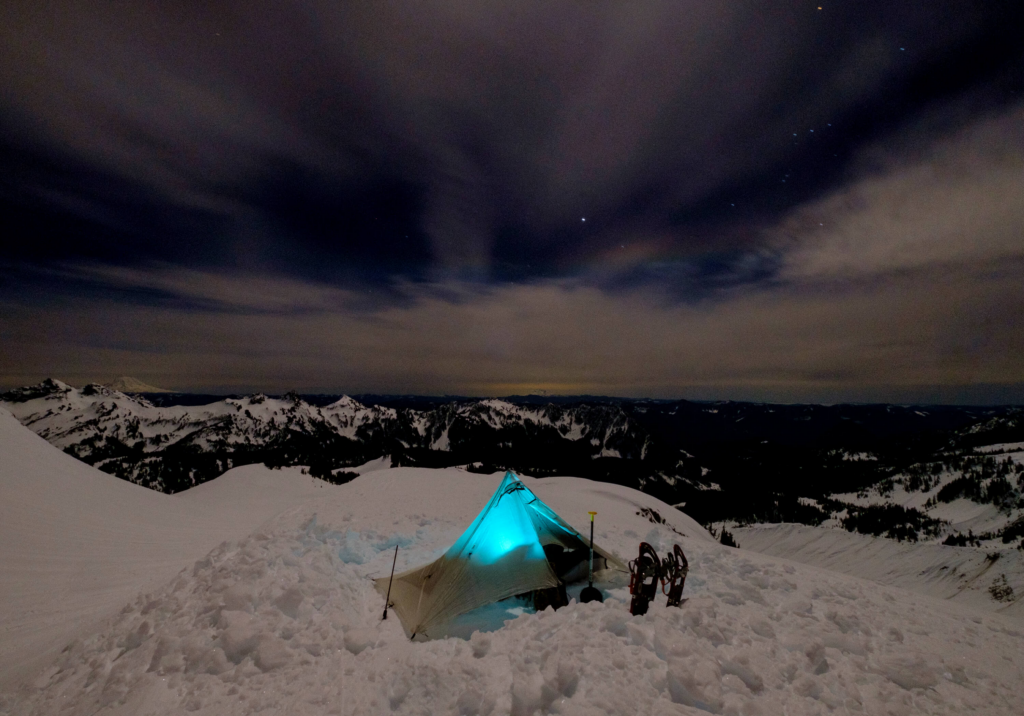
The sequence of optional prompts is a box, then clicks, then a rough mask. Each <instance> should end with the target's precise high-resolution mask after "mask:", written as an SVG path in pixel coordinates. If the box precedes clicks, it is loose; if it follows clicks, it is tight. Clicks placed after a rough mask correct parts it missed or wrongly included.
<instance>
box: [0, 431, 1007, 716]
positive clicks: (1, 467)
mask: <svg viewBox="0 0 1024 716" xmlns="http://www.w3.org/2000/svg"><path fill="white" fill-rule="evenodd" d="M0 453H2V454H3V455H4V460H0V491H2V493H0V511H2V516H3V519H0V543H2V544H4V545H5V549H4V550H2V551H0V559H2V560H5V561H4V563H3V569H0V580H2V581H0V584H2V585H3V587H2V589H0V615H2V616H3V618H4V619H5V620H7V623H17V624H18V625H20V627H19V628H20V629H21V631H20V632H19V634H20V638H21V641H19V642H18V644H17V648H16V649H8V650H7V651H5V652H3V654H4V656H3V657H2V658H3V661H0V676H2V677H4V678H0V714H4V715H5V716H6V715H7V714H19V715H22V714H24V715H35V714H39V715H43V714H45V715H46V716H50V715H52V714H84V713H88V714H92V713H109V714H115V715H116V714H136V713H144V714H151V715H152V716H163V715H164V714H178V713H184V712H188V713H197V714H217V715H218V716H220V715H221V714H229V715H230V714H236V715H238V716H243V715H248V714H255V713H288V714H294V715H295V716H305V715H306V714H324V713H334V714H339V715H341V716H348V715H349V714H367V713H395V714H422V713H430V714H438V715H447V714H453V715H454V714H460V715H461V714H480V715H484V714H487V715H490V714H495V715H497V714H510V715H511V714H516V715H520V714H522V715H527V714H552V713H564V714H591V713H603V714H608V715H618V714H622V715H623V716H625V715H629V716H633V715H634V714H638V713H643V714H655V715H658V716H669V715H673V716H683V715H693V714H700V713H714V714H774V713H790V714H796V713H806V714H817V713H836V714H846V713H857V714H863V713H868V714H874V713H895V714H912V713H933V714H962V713H979V714H1019V713H1021V712H1022V711H1024V693H1022V691H1021V689H1020V684H1021V680H1022V667H1024V664H1022V663H1021V654H1022V653H1024V634H1022V629H1021V623H1020V621H1019V619H1016V618H1013V617H1011V616H1009V615H1006V614H994V613H991V612H988V611H982V610H979V609H977V608H976V607H975V606H973V605H972V604H970V603H950V602H948V601H942V600H938V599H934V598H931V597H928V596H923V595H920V594H915V593H913V592H909V591H906V590H904V589H900V588H895V587H890V586H884V585H879V584H877V583H874V582H869V581H866V580H863V579H858V578H854V577H850V576H846V575H842V574H837V573H835V572H830V571H826V570H821V569H816V568H812V567H806V566H804V565H801V564H794V563H791V562H789V561H787V560H784V559H779V558H776V557H769V556H765V555H762V554H758V553H754V552H749V551H746V550H742V549H732V548H728V547H724V546H722V545H720V544H717V543H715V542H714V541H712V540H711V539H710V537H709V536H708V535H707V534H706V533H704V532H703V530H702V529H701V528H700V526H699V525H697V524H696V523H695V522H694V521H693V520H691V519H689V518H688V517H687V516H686V515H684V514H683V513H681V512H679V511H676V510H673V509H671V508H670V507H669V506H668V505H666V504H664V503H662V502H660V501H658V500H657V499H656V498H654V497H652V496H650V495H646V494H643V493H640V492H637V491H635V490H631V489H629V488H626V487H622V486H619V485H609V484H599V483H595V482H593V481H588V480H580V479H576V478H565V477H555V478H550V479H544V480H533V479H531V478H529V477H526V478H524V480H525V481H526V482H527V484H528V485H529V487H530V489H532V490H535V491H536V493H537V494H538V496H539V497H541V499H543V500H544V501H545V502H546V503H547V504H549V505H550V506H551V507H552V508H553V509H555V511H557V512H558V513H559V514H560V515H562V516H563V517H564V518H565V519H566V520H568V521H569V522H570V523H571V524H573V525H574V526H575V527H576V528H577V529H582V528H585V527H586V526H587V518H588V516H587V511H588V510H597V513H598V517H597V519H598V522H597V524H598V528H597V535H596V536H597V539H598V541H599V542H600V543H601V544H602V545H603V546H605V547H606V548H608V549H610V550H612V551H613V552H616V553H617V554H619V555H620V556H621V557H624V558H629V557H632V556H633V554H634V553H635V551H636V548H637V543H638V541H639V540H641V539H643V540H646V541H648V542H650V543H651V544H652V545H654V547H655V548H656V549H658V550H659V551H664V550H666V549H667V548H668V547H670V546H671V545H672V544H673V543H677V542H678V543H681V544H682V545H683V547H684V549H685V550H686V553H687V555H688V557H689V562H690V575H689V578H688V580H687V582H686V590H685V592H684V596H686V597H688V601H686V602H685V603H684V605H683V606H682V607H681V608H669V607H667V606H666V605H665V601H664V597H663V596H661V595H659V597H658V598H657V599H656V601H655V603H654V604H653V605H652V607H651V609H650V611H649V612H648V613H647V614H646V615H644V616H639V617H631V616H630V615H629V613H628V596H629V595H628V593H627V591H626V589H625V588H624V587H623V588H617V589H612V590H610V591H609V592H608V593H607V595H606V599H605V601H604V602H603V603H596V602H595V603H590V604H576V603H573V604H570V605H569V606H568V607H565V608H563V609H560V610H558V611H555V612H552V611H550V610H547V611H544V612H541V613H530V612H529V610H526V611H523V610H521V609H520V610H516V611H515V613H513V612H508V611H503V607H501V605H497V606H496V608H495V609H494V610H491V612H489V614H490V616H489V617H488V619H489V622H488V624H487V625H485V626H484V628H483V629H482V630H480V631H476V632H475V633H473V634H472V635H471V636H470V637H469V638H466V639H463V638H449V639H441V640H435V641H431V642H425V643H417V642H410V641H409V640H408V638H407V637H406V635H405V634H404V633H403V631H402V628H401V625H400V624H399V622H398V620H396V619H394V618H393V617H391V618H389V619H388V620H386V621H382V620H381V610H382V606H383V605H382V600H381V598H380V595H379V594H377V593H376V591H375V590H374V589H373V586H372V582H371V578H372V577H375V576H380V575H383V574H386V573H387V571H388V570H389V569H390V566H391V563H390V561H391V558H392V555H393V554H394V547H395V546H396V545H397V546H398V547H399V558H398V568H399V569H404V568H406V567H411V566H415V565H418V564H423V563H426V562H428V561H429V560H432V559H434V558H435V557H436V556H437V555H438V554H440V553H441V552H442V551H443V550H444V549H445V548H446V547H447V546H449V545H450V544H451V543H452V542H453V541H454V540H455V538H457V537H458V535H459V534H461V532H462V531H463V530H464V529H465V528H466V526H467V525H468V524H469V523H470V522H471V521H472V519H473V518H474V517H475V516H476V514H477V512H478V511H479V509H480V508H481V506H482V505H483V504H485V503H486V501H487V499H488V497H489V496H490V494H491V492H492V491H493V490H494V489H495V487H496V485H497V484H498V482H499V481H500V479H501V474H500V473H499V474H493V475H483V474H474V473H471V472H468V471H466V470H462V469H458V468H449V469H442V470H433V469H423V468H409V467H403V468H396V469H380V468H382V465H380V464H379V462H378V463H375V464H373V465H370V466H367V467H365V468H360V469H359V471H360V472H364V471H366V470H370V469H374V470H375V471H374V472H372V473H370V474H365V475H363V476H361V477H357V478H356V479H354V480H352V481H350V482H349V483H347V484H344V485H340V486H335V485H330V484H327V483H325V482H323V481H321V480H313V479H312V478H310V477H309V476H303V475H301V474H300V473H299V471H298V470H294V471H276V470H268V469H266V468H263V467H260V466H250V467H245V468H236V469H233V470H231V471H229V472H228V473H227V474H225V475H223V476H222V477H220V478H217V479H215V480H213V481H210V482H209V483H208V484H205V485H202V486H200V487H197V488H196V489H194V490H189V491H187V492H185V493H183V494H181V495H172V496H167V495H159V494H156V493H153V492H150V491H145V490H140V489H139V488H137V487H135V486H133V485H128V484H125V483H124V482H123V481H119V480H115V479H113V478H110V477H109V476H106V475H103V474H102V473H99V472H98V471H96V470H95V469H93V468H90V467H88V466H86V465H83V464H82V463H80V462H76V461H74V460H71V459H70V458H68V457H67V456H64V455H61V454H60V453H59V452H58V451H56V450H55V449H53V448H52V447H50V446H48V445H46V443H44V442H42V441H41V440H39V439H38V438H37V437H35V436H33V435H32V434H31V433H29V432H28V431H27V430H25V429H24V428H23V427H21V426H19V425H18V424H17V423H16V422H15V421H13V420H11V419H9V418H5V417H4V416H3V414H2V411H0ZM12 497H14V498H16V499H12ZM239 499H243V500H244V499H248V500H254V501H255V502H253V503H252V504H247V505H241V506H240V505H238V504H236V502H237V501H238V500H239ZM275 505H276V508H275ZM248 512H253V513H258V514H252V515H250V516H248V517H247V516H246V514H247V513H248ZM653 514H657V515H658V516H659V519H657V520H654V521H653V522H652V517H653ZM19 515H20V517H19ZM176 520H181V521H182V522H181V524H180V526H179V528H178V529H177V530H174V529H171V528H170V527H169V526H170V525H172V524H173V523H174V522H175V521H176ZM186 520H187V521H186ZM103 525H106V526H107V530H106V531H104V530H103V529H102V526H103ZM190 535H196V536H199V537H201V539H200V538H199V537H196V538H195V539H194V541H191V542H190V541H189V540H193V537H191V536H190ZM212 539H217V540H222V539H223V540H226V541H224V542H223V543H221V544H220V545H219V546H216V547H214V548H213V549H212V551H210V550H208V549H207V548H205V547H203V545H202V544H201V542H202V541H203V540H212ZM169 540H170V541H173V540H178V541H177V542H176V543H173V544H169V543H168V541H169ZM11 545H14V546H16V548H15V549H12V548H11ZM69 549H71V550H73V552H74V555H73V556H72V557H68V556H67V555H65V554H64V552H65V551H67V550H69ZM943 549H950V548H943ZM175 553H177V556H174V557H173V558H171V557H172V555H174V554H175ZM76 560H81V561H82V563H83V565H84V568H83V569H82V570H81V571H79V572H78V574H79V575H81V576H88V581H85V580H82V579H75V567H74V564H75V562H76ZM186 565H187V566H186ZM181 567H185V568H183V569H182V568H181ZM133 575H134V576H133ZM133 578H135V579H137V580H138V581H137V585H138V586H137V589H136V590H135V591H134V596H133V595H132V589H131V586H132V580H133ZM17 585H22V587H18V586H17ZM108 586H110V587H111V588H110V589H108V588H107V587H108ZM19 588H27V589H29V590H30V591H31V592H32V595H36V596H37V598H38V599H39V600H40V601H39V603H38V604H32V603H31V599H30V598H29V597H27V596H25V594H24V593H22V592H19V591H18V589H19ZM48 590H49V591H50V592H53V593H52V594H49V595H48V594H47V591H48ZM97 590H98V591H97ZM96 595H100V596H102V598H95V596H96ZM55 608H56V609H58V610H60V609H67V610H76V615H77V619H76V620H74V621H72V620H64V621H58V623H57V625H56V626H55V627H54V626H53V625H52V622H53V609H55ZM6 633H7V632H6V630H5V634H6ZM53 644H57V645H60V644H63V647H60V648H48V647H50V646H52V645H53ZM6 645H7V643H6V642H4V646H5V647H6ZM36 654H43V656H42V657H41V658H39V659H36V660H35V661H34V662H33V663H32V664H31V665H30V666H28V667H26V666H24V664H23V663H22V662H23V661H24V660H25V657H28V656H31V655H36ZM12 669H13V670H14V671H16V672H17V673H16V675H13V676H12V673H13V672H12Z"/></svg>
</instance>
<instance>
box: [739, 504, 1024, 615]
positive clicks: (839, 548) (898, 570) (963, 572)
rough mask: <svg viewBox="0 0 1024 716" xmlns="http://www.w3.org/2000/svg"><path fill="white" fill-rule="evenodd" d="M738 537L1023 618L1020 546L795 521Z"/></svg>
mask: <svg viewBox="0 0 1024 716" xmlns="http://www.w3.org/2000/svg"><path fill="white" fill-rule="evenodd" d="M734 535H735V538H736V541H737V542H739V544H740V545H741V546H742V547H744V548H746V549H751V550H754V551H756V552H762V553H764V554H769V555H773V556H776V557H785V558H787V559H791V560H794V561H797V562H802V563H804V564H809V565H813V566H815V567H823V568H825V569H832V570H835V571H837V572H844V573H846V574H850V575H854V576H858V577H862V578H864V579H872V580H875V581H877V582H880V583H882V584H888V585H891V586H895V587H900V588H902V589H908V590H911V591H913V592H918V593H920V594H927V595H929V596H932V597H935V598H938V599H947V600H950V601H953V602H956V603H957V604H970V605H971V606H972V607H975V608H978V609H983V610H988V611H997V612H1002V613H1004V614H1006V615H1008V616H1013V617H1017V618H1020V617H1024V599H1022V597H1024V554H1022V553H1021V552H1020V551H1019V550H1002V551H1000V552H992V551H989V550H983V549H975V548H972V547H948V546H944V545H939V544H920V543H913V542H896V541H894V540H889V539H884V538H881V537H871V536H867V535H860V534H854V533H851V532H847V531H846V530H841V529H829V528H825V527H809V526H807V525H796V524H782V525H754V526H751V527H740V528H736V529H735V530H734ZM993 556H995V557H996V558H995V559H993V558H992V557H993ZM1004 584H1005V585H1006V587H1008V588H1009V589H1010V590H1012V591H1007V589H1006V587H1002V585H1004ZM997 596H999V597H1000V598H997Z"/></svg>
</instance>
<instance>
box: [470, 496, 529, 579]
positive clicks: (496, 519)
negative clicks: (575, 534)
mask: <svg viewBox="0 0 1024 716" xmlns="http://www.w3.org/2000/svg"><path fill="white" fill-rule="evenodd" d="M520 494H521V492H510V493H508V494H505V495H502V497H501V499H500V500H499V501H498V504H497V505H495V506H494V507H493V508H492V509H491V512H490V515H489V516H488V519H487V520H486V521H485V522H484V523H483V525H481V529H479V530H477V532H476V533H475V534H474V535H473V538H474V539H473V545H472V546H471V551H472V557H471V559H472V560H473V561H479V562H480V563H481V564H494V563H495V562H497V561H498V560H499V559H501V558H502V557H504V556H505V555H507V554H509V553H510V552H514V551H516V550H520V549H521V550H525V551H524V553H523V554H522V555H521V556H520V559H523V560H530V559H544V549H543V548H542V547H541V545H540V542H539V541H538V540H537V529H536V528H535V527H534V525H533V521H532V520H530V517H529V515H528V514H527V513H526V512H525V511H524V510H523V509H522V508H521V507H519V506H518V505H516V504H515V501H518V500H519V499H521V498H520Z"/></svg>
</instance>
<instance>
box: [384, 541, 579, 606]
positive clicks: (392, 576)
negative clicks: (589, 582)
mask: <svg viewBox="0 0 1024 716" xmlns="http://www.w3.org/2000/svg"><path fill="white" fill-rule="evenodd" d="M591 541H593V538H591ZM397 562H398V545H397V544H396V545H395V558H394V559H393V560H392V561H391V579H389V580H388V596H386V597H384V618H385V619H387V618H388V603H389V602H390V601H391V581H392V580H393V579H394V578H395V564H396V563H397Z"/></svg>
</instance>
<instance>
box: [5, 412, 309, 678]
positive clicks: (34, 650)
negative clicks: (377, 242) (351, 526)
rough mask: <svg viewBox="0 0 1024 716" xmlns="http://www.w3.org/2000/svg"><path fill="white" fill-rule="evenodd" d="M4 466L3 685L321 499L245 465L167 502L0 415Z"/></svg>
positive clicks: (299, 481)
mask: <svg viewBox="0 0 1024 716" xmlns="http://www.w3.org/2000/svg"><path fill="white" fill-rule="evenodd" d="M0 456H2V457H0V545H2V549H0V685H3V684H5V683H10V681H11V680H12V679H15V678H17V677H18V676H20V675H22V674H24V673H27V672H28V671H30V670H31V669H32V668H33V667H35V666H36V665H38V664H39V663H41V662H42V661H45V659H46V658H52V656H53V655H54V654H55V653H56V652H57V651H59V649H60V648H62V647H63V646H65V644H66V643H67V641H68V640H69V639H70V638H71V637H72V636H74V635H75V634H77V633H81V632H83V631H84V630H87V629H88V628H89V627H90V626H91V625H92V623H94V622H95V621H96V620H98V619H100V618H103V617H106V616H109V615H110V614H111V613H113V612H114V611H116V610H117V609H120V608H121V607H122V606H124V604H126V603H127V602H129V601H130V600H131V599H132V598H133V597H134V596H135V595H136V594H137V593H138V592H139V591H140V590H144V589H151V588H154V587H157V586H159V585H160V584H162V583H164V582H166V581H167V580H168V579H170V578H171V577H173V576H174V575H175V574H176V573H177V572H178V571H180V570H181V569H182V568H183V567H185V566H188V565H191V564H192V563H194V562H195V561H196V560H197V559H199V558H201V557H202V556H204V555H205V554H206V553H207V552H209V551H210V550H211V549H213V548H214V547H216V546H217V545H218V544H219V543H220V542H222V541H223V540H225V539H233V538H237V537H239V536H244V535H246V534H248V533H249V532H251V531H252V530H253V529H254V528H255V527H257V526H258V525H259V524H260V523H261V522H263V521H264V520H266V519H267V518H269V517H271V516H273V515H275V514H277V513H278V512H280V511H281V510H282V509H284V508H286V507H287V506H288V505H289V504H294V503H295V502H296V501H305V500H306V499H308V498H309V497H311V496H315V495H317V494H320V493H319V492H317V490H319V489H320V488H319V487H317V485H316V484H313V482H312V481H311V479H310V478H309V477H306V476H303V475H300V473H299V470H282V471H274V472H271V471H268V470H266V469H265V468H263V467H262V466H249V467H247V468H239V469H237V470H233V471H232V474H231V475H225V476H224V478H223V479H222V480H218V481H217V482H218V484H216V485H209V486H203V488H202V491H201V490H198V489H197V490H196V491H194V492H190V493H184V494H181V495H176V496H168V495H164V494H161V493H158V492H154V491H153V490H149V489H147V488H144V487H139V486H138V485H133V484H131V483H127V482H125V481H123V480H120V479H118V478H116V477H113V476H111V475H107V474H105V473H102V472H100V471H99V470H96V469H95V468H93V467H90V466H88V465H86V464H85V463H83V462H80V461H78V460H76V459H74V458H73V457H70V456H69V455H65V454H64V453H62V452H61V451H59V450H57V449H55V448H54V447H53V446H51V445H50V444H49V443H47V442H46V441H44V440H43V439H42V438H40V437H38V436H37V435H35V434H34V433H32V432H31V431H29V430H27V429H26V428H24V427H22V426H21V425H20V424H19V423H18V421H17V420H15V419H14V418H13V417H12V416H11V414H10V413H8V412H7V411H5V410H3V409H2V408H0ZM318 484H319V483H318ZM208 498H209V499H208Z"/></svg>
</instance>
